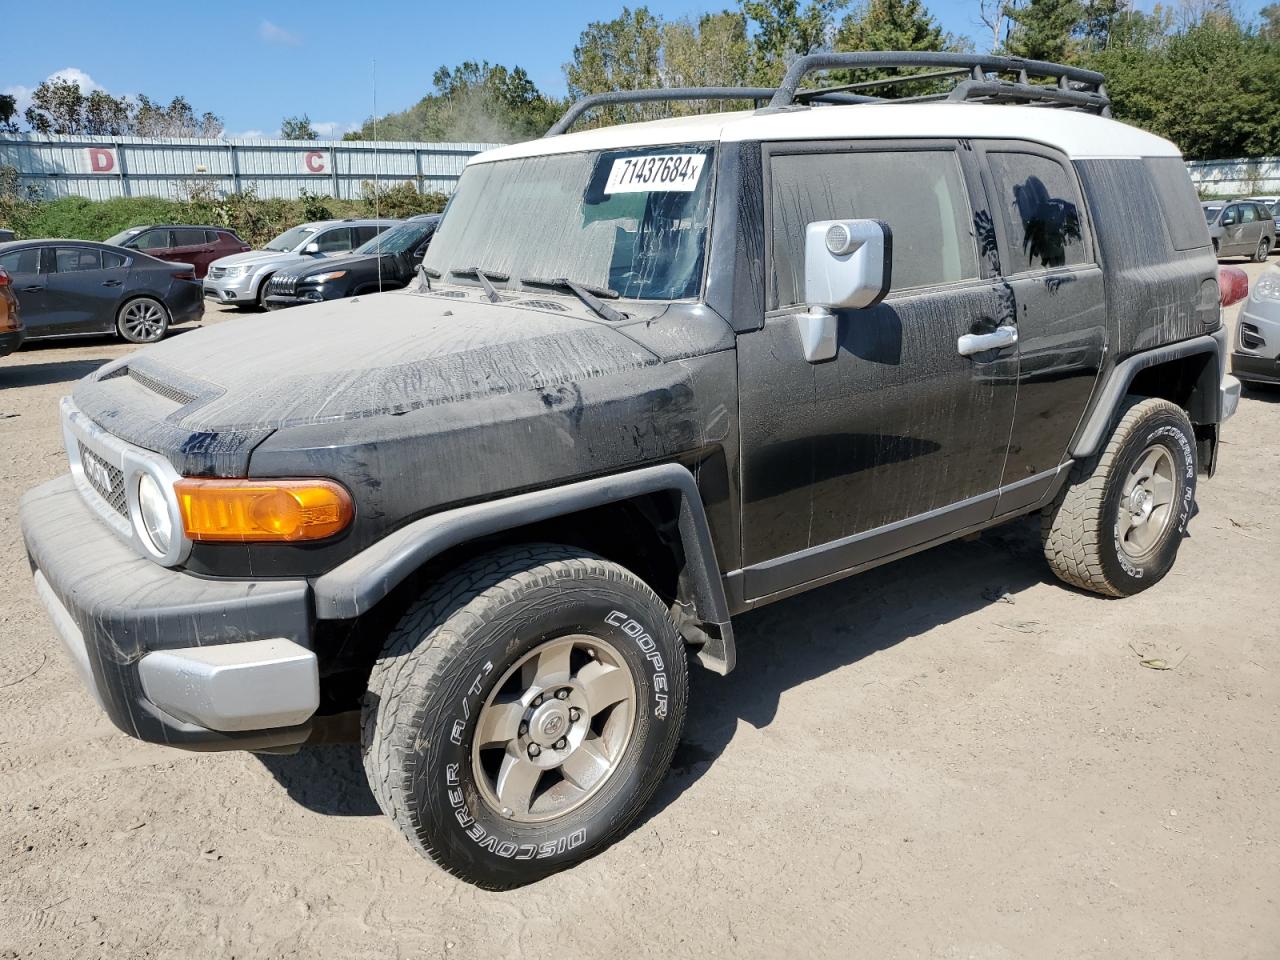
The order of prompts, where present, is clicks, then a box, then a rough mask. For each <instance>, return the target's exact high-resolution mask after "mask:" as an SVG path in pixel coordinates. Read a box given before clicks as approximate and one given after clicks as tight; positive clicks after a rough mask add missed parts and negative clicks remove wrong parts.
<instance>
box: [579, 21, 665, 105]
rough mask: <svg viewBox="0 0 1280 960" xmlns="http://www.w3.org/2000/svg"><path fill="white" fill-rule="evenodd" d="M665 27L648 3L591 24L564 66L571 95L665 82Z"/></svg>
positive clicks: (585, 94)
mask: <svg viewBox="0 0 1280 960" xmlns="http://www.w3.org/2000/svg"><path fill="white" fill-rule="evenodd" d="M662 28H663V23H662V20H661V18H659V17H655V16H654V15H653V14H651V13H650V12H649V9H648V8H647V7H638V8H637V9H635V10H631V9H629V8H628V7H623V8H622V13H621V14H620V15H619V16H617V17H615V18H614V19H612V20H600V21H596V22H594V23H589V24H587V27H586V29H585V30H583V31H582V35H581V36H580V37H579V38H578V42H577V44H576V45H575V46H574V48H573V59H572V60H571V61H570V62H569V63H566V64H565V67H564V75H565V80H566V81H567V82H568V87H569V95H570V97H572V98H574V99H577V98H578V97H585V96H587V95H589V94H592V93H604V92H606V91H611V90H644V89H648V88H652V87H660V86H662V72H661V71H662V55H661V53H662V32H663V31H662Z"/></svg>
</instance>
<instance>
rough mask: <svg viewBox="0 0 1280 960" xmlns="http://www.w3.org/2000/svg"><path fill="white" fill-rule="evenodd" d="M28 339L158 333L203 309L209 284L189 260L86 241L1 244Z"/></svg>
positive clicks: (139, 338) (1, 261)
mask: <svg viewBox="0 0 1280 960" xmlns="http://www.w3.org/2000/svg"><path fill="white" fill-rule="evenodd" d="M0 267H3V268H4V269H5V270H6V271H7V272H8V274H9V277H10V278H11V280H12V282H13V289H14V292H15V293H17V295H18V302H19V303H20V304H21V307H22V319H23V322H24V323H25V324H26V328H27V339H28V340H39V339H43V338H45V337H77V336H90V335H94V334H103V333H118V334H119V335H120V336H122V337H124V338H125V339H126V340H128V341H130V342H132V343H151V342H152V341H154V340H159V339H160V338H161V337H163V336H164V335H165V333H166V331H168V329H169V327H171V326H173V325H174V324H178V323H186V322H188V321H190V320H199V319H200V317H201V316H202V315H203V314H204V291H203V290H202V289H201V287H200V283H199V282H198V281H197V280H196V275H195V273H194V272H193V271H192V269H191V265H190V264H186V263H167V262H166V261H164V260H156V259H155V258H154V257H148V256H147V255H146V254H144V253H140V252H138V251H137V250H122V249H120V248H119V247H112V246H107V245H106V244H103V243H91V242H89V241H87V240H19V241H16V242H13V243H0Z"/></svg>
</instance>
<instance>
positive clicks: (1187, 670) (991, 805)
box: [0, 265, 1280, 960]
mask: <svg viewBox="0 0 1280 960" xmlns="http://www.w3.org/2000/svg"><path fill="white" fill-rule="evenodd" d="M1249 269H1250V273H1251V274H1252V275H1254V276H1256V275H1257V273H1258V272H1259V270H1260V269H1261V268H1259V267H1255V266H1252V265H1250V267H1249ZM223 319H225V318H224V317H223V316H222V315H220V314H219V313H217V312H216V310H211V312H210V315H209V316H208V317H207V322H210V323H213V322H220V321H221V320H223ZM262 322H268V320H267V319H266V318H262ZM127 349H128V348H127V347H124V346H121V345H120V344H118V343H115V342H111V341H106V340H103V341H90V342H86V341H79V342H74V343H72V344H70V345H59V346H39V347H33V348H32V349H30V350H24V351H23V352H21V353H20V354H18V355H16V356H13V357H9V358H7V359H4V360H0V478H2V479H3V488H4V489H5V490H7V491H9V492H10V497H8V498H6V499H5V500H4V502H3V503H0V575H2V576H3V578H4V580H3V582H5V583H7V584H9V588H8V589H7V590H6V591H5V593H4V599H3V601H0V637H2V638H3V639H2V640H0V863H3V867H4V868H3V870H0V958H18V957H20V958H41V960H44V958H63V957H75V958H85V957H89V958H93V957H104V958H105V957H110V958H123V957H130V958H133V957H147V958H151V957H174V958H184V960H185V958H192V957H203V956H218V957H304V958H320V957H335V958H343V960H349V958H357V957H427V956H432V957H450V958H452V957H506V956H526V955H528V956H548V955H558V956H561V957H564V958H574V960H585V958H591V957H649V956H655V957H656V956H691V955H697V956H701V957H720V956H726V957H728V956H732V957H735V958H742V957H780V956H809V957H817V956H832V957H836V956H839V957H846V956H860V957H869V958H887V957H899V956H901V957H938V958H953V957H954V958H961V957H978V958H1015V957H1017V958H1021V957H1072V958H1081V957H1098V958H1108V960H1110V958H1117V957H1125V958H1132V957H1160V958H1169V957H1221V958H1227V957H1230V958H1243V957H1276V956H1280V904H1278V903H1277V901H1278V900H1280V793H1278V792H1277V790H1276V775H1277V772H1278V771H1280V647H1278V645H1277V623H1278V622H1280V616H1278V613H1280V604H1278V602H1277V592H1278V590H1280V586H1278V584H1277V573H1280V506H1278V505H1277V497H1276V478H1277V477H1280V444H1278V443H1277V437H1278V431H1277V424H1278V423H1280V394H1274V395H1268V394H1259V393H1250V394H1247V395H1246V398H1245V399H1244V400H1243V402H1242V404H1241V407H1240V412H1239V414H1238V415H1237V416H1236V418H1235V419H1234V420H1232V421H1231V423H1230V425H1229V427H1228V430H1227V434H1226V445H1225V446H1224V449H1223V451H1222V454H1221V460H1220V462H1221V467H1220V470H1219V473H1218V476H1217V477H1216V478H1215V479H1214V480H1213V481H1209V482H1202V486H1201V488H1200V496H1199V505H1200V514H1199V516H1198V517H1197V518H1196V519H1195V520H1194V521H1193V522H1192V524H1191V529H1190V538H1189V539H1188V540H1187V541H1186V543H1185V544H1184V545H1183V547H1182V553H1181V556H1180V558H1179V561H1178V564H1177V566H1176V567H1175V568H1174V571H1173V573H1172V574H1171V575H1170V576H1169V577H1168V578H1167V579H1166V580H1165V581H1164V582H1163V583H1161V584H1160V585H1159V586H1158V587H1155V588H1153V589H1152V590H1150V591H1148V592H1146V593H1144V594H1142V595H1140V596H1139V597H1136V598H1132V599H1129V600H1120V601H1112V600H1104V599H1101V598H1098V597H1093V596H1089V595H1085V594H1082V593H1078V592H1074V591H1071V590H1069V589H1066V588H1065V587H1062V586H1060V585H1058V583H1057V582H1056V581H1054V580H1053V579H1052V578H1051V575H1050V574H1049V572H1048V570H1047V568H1046V567H1045V566H1044V564H1043V562H1042V560H1041V558H1040V556H1039V548H1038V541H1037V537H1036V532H1035V526H1034V525H1033V524H1032V523H1029V522H1026V523H1019V524H1015V525H1012V526H1009V527H1005V528H1002V529H999V530H995V531H990V532H988V533H986V534H984V535H983V536H982V537H981V538H980V539H978V540H975V541H972V542H965V543H956V544H952V545H949V546H947V547H943V548H941V549H939V550H935V551H933V552H930V553H926V554H922V555H919V556H916V557H913V558H911V559H908V560H905V561H902V562H900V563H897V564H893V565H890V566H888V567H882V568H880V569H879V570H876V571H873V572H871V573H869V574H866V575H864V576H861V577H857V578H854V579H852V580H847V581H845V582H843V583H840V584H836V585H834V586H831V587H827V588H825V589H822V590H820V591H818V592H816V593H813V594H810V595H808V596H802V597H798V598H795V599H793V600H790V601H787V602H784V603H781V604H778V605H775V606H773V607H770V608H766V609H765V610H762V611H759V612H757V613H756V614H753V615H750V616H747V617H744V618H743V619H742V620H741V623H740V626H739V643H740V650H739V666H738V669H737V671H736V672H735V673H734V674H733V675H731V676H730V677H728V678H719V677H715V676H712V675H709V674H705V673H697V674H695V678H694V689H693V696H692V706H691V710H690V716H689V724H688V729H687V732H686V736H685V742H684V743H683V745H682V746H681V749H680V753H679V755H678V757H677V764H676V767H675V769H674V770H673V771H672V773H671V775H670V776H669V777H668V779H667V781H666V784H665V786H664V788H663V790H662V792H661V793H660V795H659V797H658V800H657V801H656V802H655V804H654V805H653V806H652V808H651V809H650V811H649V813H648V816H647V818H646V819H645V820H644V821H643V822H642V823H641V824H640V825H639V826H637V827H636V828H635V830H634V831H632V833H631V834H630V835H629V836H628V837H627V838H625V839H624V840H623V841H622V842H621V843H619V844H618V845H617V846H615V847H614V848H613V849H611V850H609V851H608V852H606V853H604V854H603V855H601V856H599V857H597V858H596V859H595V860H593V861H591V862H589V863H587V864H585V865H583V866H581V867H579V868H577V869H575V870H572V871H570V872H568V873H562V874H560V875H558V876H556V877H553V878H551V879H549V880H547V881H544V882H542V883H540V884H537V885H535V886H532V887H528V888H525V889H523V890H520V891H517V892H513V893H505V894H491V893H485V892H481V891H478V890H476V889H473V888H471V887H469V886H465V885H463V884H461V883H458V882H455V881H453V880H452V879H450V878H449V877H447V876H445V875H444V874H442V873H439V872H437V871H436V870H435V868H433V867H432V866H430V865H429V864H428V863H426V862H424V861H422V860H420V859H419V858H418V857H417V856H416V855H415V854H414V853H412V852H411V851H410V849H409V847H408V846H407V845H406V844H405V842H404V841H403V840H402V839H401V838H400V837H399V835H398V834H396V833H395V831H394V829H393V828H392V826H391V825H390V824H389V822H387V821H385V820H384V819H383V818H382V817H381V816H380V815H379V814H378V813H377V810H376V807H375V805H374V801H373V799H372V797H371V795H370V794H369V792H368V789H367V788H366V786H365V784H364V781H363V775H362V773H361V771H360V763H359V758H358V754H357V751H356V749H355V748H354V747H349V746H330V747H322V748H315V749H313V750H310V751H304V752H303V753H301V754H299V755H297V756H293V757H257V756H254V755H250V754H220V755H199V754H187V753H181V752H177V751H171V750H167V749H165V748H161V747H155V746H149V745H145V744H141V743H137V742H135V741H132V740H130V739H128V738H126V737H125V736H124V735H123V734H120V733H118V732H117V731H116V730H115V728H114V727H112V726H111V725H110V723H109V722H108V721H107V720H106V719H105V717H104V716H103V715H101V714H100V713H99V712H98V710H97V708H96V707H95V706H94V705H93V704H92V702H91V701H90V699H89V697H88V695H87V694H86V693H85V692H84V691H83V690H82V689H81V687H80V685H79V683H78V681H77V680H76V678H75V676H74V674H73V672H72V670H71V668H70V666H69V665H68V663H67V661H66V660H65V659H64V657H63V655H62V653H61V651H60V650H59V649H58V647H57V642H56V640H55V638H54V636H53V633H52V631H51V629H50V627H49V624H48V622H47V620H46V618H45V615H44V612H43V610H42V609H41V608H40V607H39V605H38V603H37V601H36V598H35V593H34V591H33V589H32V587H31V581H30V575H29V570H28V567H27V564H26V560H25V557H24V555H23V551H22V546H21V538H20V536H19V532H18V521H17V507H16V502H17V495H18V494H19V493H21V492H23V491H25V490H26V489H28V488H29V487H31V486H33V485H34V484H36V483H39V482H42V481H44V480H46V479H48V478H51V477H53V476H55V475H57V474H59V473H61V472H62V471H63V470H65V462H64V457H63V453H62V444H61V439H60V436H59V431H58V427H57V411H56V404H57V399H58V397H60V396H61V395H63V394H64V393H66V392H68V390H69V387H70V384H71V382H72V381H73V380H75V379H76V378H78V377H81V376H83V375H85V374H86V373H88V372H89V371H90V370H92V369H93V368H94V367H96V366H97V365H98V364H100V363H102V362H104V361H106V360H108V359H111V358H113V357H117V356H120V355H121V354H123V353H125V352H127ZM1002 595H1007V597H1006V599H1005V600H1003V601H1002V600H1000V599H994V600H993V599H992V598H1000V597H1001V596H1002ZM1144 657H1157V658H1161V659H1163V660H1165V661H1166V662H1167V663H1168V664H1170V665H1172V669H1169V670H1164V671H1158V670H1152V669H1148V668H1146V667H1144V666H1142V665H1141V664H1140V660H1141V659H1143V658H1144Z"/></svg>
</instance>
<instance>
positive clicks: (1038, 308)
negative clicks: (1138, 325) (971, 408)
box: [979, 142, 1107, 513]
mask: <svg viewBox="0 0 1280 960" xmlns="http://www.w3.org/2000/svg"><path fill="white" fill-rule="evenodd" d="M979 149H980V153H981V155H982V157H983V160H984V171H983V175H984V176H985V177H986V178H987V183H988V187H987V193H988V196H989V197H990V198H991V206H992V210H993V211H994V212H995V220H996V222H995V226H996V234H997V237H998V238H999V260H1000V268H1001V273H1002V274H1003V276H1004V277H1005V280H1006V282H1007V284H1008V286H1009V288H1010V289H1011V290H1012V291H1013V296H1014V302H1015V304H1016V306H1017V327H1018V361H1019V385H1018V406H1017V412H1016V415H1015V416H1014V421H1013V430H1012V432H1011V434H1010V442H1009V458H1008V460H1007V462H1006V463H1005V469H1004V477H1003V479H1002V480H1001V487H1002V490H1001V497H1000V505H999V508H998V509H999V511H1000V512H1001V513H1005V512H1008V511H1011V510H1016V509H1018V508H1020V507H1024V506H1028V505H1031V504H1034V503H1035V502H1036V501H1037V500H1039V499H1040V497H1041V496H1042V495H1044V494H1045V493H1047V491H1048V490H1049V488H1050V486H1051V485H1052V483H1053V480H1054V477H1055V475H1056V473H1057V468H1058V466H1059V464H1060V463H1062V461H1063V459H1064V458H1065V456H1066V449H1067V445H1068V444H1069V443H1070V442H1071V438H1072V436H1073V435H1074V434H1075V431H1076V427H1077V426H1078V425H1079V423H1080V419H1081V418H1082V417H1083V416H1084V412H1085V408H1086V406H1087V405H1088V403H1089V398H1090V396H1092V394H1093V388H1094V385H1095V383H1096V381H1097V379H1098V372H1099V370H1100V369H1101V366H1102V358H1103V354H1104V353H1105V351H1106V345H1107V327H1106V320H1107V313H1106V305H1105V302H1104V300H1103V278H1102V268H1101V267H1100V266H1099V265H1098V257H1097V251H1096V247H1095V244H1094V242H1093V233H1092V230H1091V226H1090V222H1089V217H1088V214H1087V211H1086V208H1085V205H1084V202H1083V200H1082V199H1081V190H1080V183H1079V179H1078V178H1077V176H1076V172H1075V168H1074V167H1073V166H1072V165H1071V163H1070V161H1069V160H1067V158H1066V157H1064V156H1063V155H1062V154H1060V153H1057V152H1056V151H1054V150H1050V149H1048V148H1046V147H1041V146H1039V145H1035V144H1029V143H1027V144H1022V143H1009V142H990V143H980V144H979Z"/></svg>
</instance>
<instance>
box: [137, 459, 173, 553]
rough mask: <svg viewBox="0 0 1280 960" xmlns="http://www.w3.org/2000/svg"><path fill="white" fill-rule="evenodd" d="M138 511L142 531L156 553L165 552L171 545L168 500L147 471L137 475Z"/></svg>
mask: <svg viewBox="0 0 1280 960" xmlns="http://www.w3.org/2000/svg"><path fill="white" fill-rule="evenodd" d="M138 513H139V515H140V516H139V519H140V520H141V521H142V532H144V533H145V534H146V536H147V538H148V539H149V540H150V541H151V545H152V546H153V547H154V548H155V550H156V552H157V553H161V554H165V553H168V552H169V548H170V547H171V546H172V545H173V517H172V516H171V515H170V513H169V502H168V500H167V499H165V495H164V491H163V490H161V489H160V484H159V483H157V482H156V479H155V477H153V476H151V474H149V473H143V474H139V476H138Z"/></svg>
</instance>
